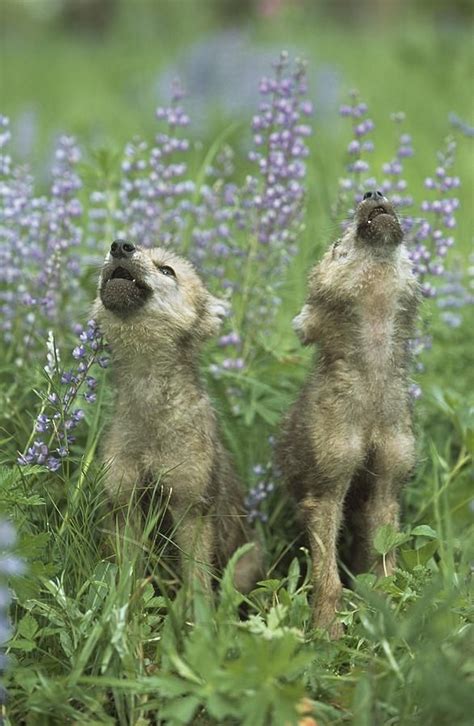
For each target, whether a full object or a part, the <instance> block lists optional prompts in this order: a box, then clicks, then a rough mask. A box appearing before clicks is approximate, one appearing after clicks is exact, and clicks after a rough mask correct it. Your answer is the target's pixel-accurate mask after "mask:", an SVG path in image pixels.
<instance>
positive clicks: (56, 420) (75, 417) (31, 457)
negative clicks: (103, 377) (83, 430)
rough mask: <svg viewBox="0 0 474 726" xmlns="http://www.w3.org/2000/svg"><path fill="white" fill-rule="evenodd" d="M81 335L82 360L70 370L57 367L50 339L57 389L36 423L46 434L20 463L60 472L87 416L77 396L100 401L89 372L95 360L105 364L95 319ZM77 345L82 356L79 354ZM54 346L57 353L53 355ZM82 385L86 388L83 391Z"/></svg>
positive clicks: (75, 355)
mask: <svg viewBox="0 0 474 726" xmlns="http://www.w3.org/2000/svg"><path fill="white" fill-rule="evenodd" d="M78 337H79V339H80V340H81V341H83V342H81V344H80V346H76V347H75V348H74V349H73V351H72V357H73V358H74V359H75V360H77V361H79V363H78V364H77V367H76V368H75V369H74V368H73V369H71V370H69V371H61V370H59V369H58V366H57V362H58V361H59V354H58V352H57V350H56V348H55V344H54V339H53V338H52V336H50V337H49V339H48V353H49V359H48V365H49V361H50V358H52V359H53V360H54V361H55V362H56V363H55V366H54V368H53V370H48V373H49V377H50V381H51V384H56V385H57V386H58V389H57V391H54V392H53V393H48V394H47V395H46V396H45V398H44V403H43V409H42V411H41V413H40V414H38V416H37V418H36V423H35V433H36V434H43V437H42V438H40V437H38V438H36V439H35V441H34V442H33V444H32V445H30V446H28V447H27V450H26V452H25V453H23V454H20V455H19V457H18V460H17V461H18V463H19V464H20V465H21V466H25V465H27V464H40V465H42V466H45V467H46V468H47V469H49V470H50V471H52V472H56V471H58V470H59V469H60V468H61V461H62V460H63V459H65V458H66V457H67V456H68V455H69V447H70V445H71V444H72V443H74V440H75V439H74V436H73V435H72V434H71V431H73V430H74V429H76V428H77V426H78V425H79V424H80V422H81V421H82V420H83V419H84V417H85V412H84V410H83V409H82V408H78V407H77V402H78V396H79V395H82V397H83V398H84V400H85V401H86V403H88V404H92V403H95V401H96V400H97V394H96V392H95V389H96V387H97V380H96V379H95V378H94V377H93V376H91V375H90V370H91V368H92V366H93V365H94V364H95V363H99V364H100V365H101V366H102V367H105V365H106V360H107V359H106V357H105V356H104V355H103V341H102V335H101V333H100V330H99V328H98V327H97V324H96V322H95V321H94V320H89V321H88V323H87V326H86V327H85V328H84V329H82V328H80V329H79V331H78ZM78 348H80V355H79V354H78V353H77V349H78ZM52 349H54V355H51V350H52ZM83 388H86V389H87V390H86V391H84V392H82V391H83ZM46 434H47V435H48V436H47V437H46V436H45V435H46ZM54 447H56V448H55V449H54Z"/></svg>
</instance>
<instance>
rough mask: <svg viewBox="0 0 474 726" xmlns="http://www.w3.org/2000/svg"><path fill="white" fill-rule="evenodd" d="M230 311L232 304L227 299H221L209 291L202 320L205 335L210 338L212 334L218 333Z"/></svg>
mask: <svg viewBox="0 0 474 726" xmlns="http://www.w3.org/2000/svg"><path fill="white" fill-rule="evenodd" d="M229 312H230V304H229V303H228V302H227V300H221V299H220V298H218V297H214V295H211V294H210V293H209V294H208V295H207V298H206V301H205V305H204V310H203V314H202V317H201V321H200V323H201V325H200V327H201V330H202V334H203V337H206V338H208V337H211V336H212V335H217V333H218V332H219V330H220V328H221V325H222V322H223V320H224V319H225V318H226V317H227V316H228V314H229Z"/></svg>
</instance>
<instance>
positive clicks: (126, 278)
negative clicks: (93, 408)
mask: <svg viewBox="0 0 474 726" xmlns="http://www.w3.org/2000/svg"><path fill="white" fill-rule="evenodd" d="M225 313H226V303H224V302H223V301H221V300H218V299H217V298H215V297H213V296H212V295H211V294H210V293H209V292H208V291H207V290H206V289H205V287H204V285H203V284H202V282H201V280H200V279H199V277H198V275H197V274H196V272H195V270H194V269H193V267H192V265H191V264H190V263H189V262H187V261H186V260H184V259H182V258H181V257H178V256H177V255H175V254H173V253H172V252H170V251H168V250H163V249H151V250H150V249H144V248H140V247H135V245H133V244H132V243H131V242H127V241H123V240H116V241H115V242H113V244H112V246H111V248H110V253H109V254H108V255H107V257H106V259H105V262H104V265H103V268H102V272H101V275H100V279H99V286H98V296H97V299H96V301H95V305H94V317H95V319H96V320H97V321H98V323H99V325H100V328H101V330H102V332H103V333H104V334H105V336H106V338H107V340H108V342H109V343H110V346H111V350H112V365H113V369H114V374H115V383H116V401H115V410H114V416H113V420H112V425H111V427H110V430H109V431H108V434H107V436H106V438H105V442H104V460H105V462H106V464H107V469H106V481H105V484H106V488H107V491H108V493H109V495H110V497H111V499H112V502H113V504H114V506H115V508H116V509H117V510H118V516H120V510H121V511H122V517H123V513H124V512H126V509H127V507H129V506H130V503H131V502H133V501H134V500H135V511H136V513H137V516H136V517H135V519H136V520H138V522H139V521H140V514H141V513H140V511H139V510H140V507H139V505H138V504H137V503H136V500H137V499H138V496H136V495H137V494H138V493H139V492H140V489H141V490H142V491H143V488H146V487H149V486H160V487H161V486H163V490H164V492H165V498H168V497H169V509H170V511H171V515H172V518H173V523H174V528H175V534H174V538H175V541H176V544H177V546H178V548H179V549H180V550H181V554H182V561H183V579H184V580H185V581H187V582H188V584H191V583H192V582H193V581H195V578H196V577H198V578H199V581H200V582H201V584H202V586H203V587H204V589H206V590H210V587H211V579H210V570H211V568H213V567H214V566H217V567H219V568H222V567H223V566H224V565H225V564H226V562H227V561H228V559H229V557H230V556H231V555H232V554H233V552H234V551H235V549H236V548H237V547H239V546H241V545H242V544H244V543H246V542H249V541H251V540H252V538H251V533H250V531H249V527H248V524H247V522H246V513H245V508H244V498H243V492H242V489H241V486H240V483H239V481H238V479H237V476H236V474H235V470H234V466H233V464H232V462H231V460H230V457H229V455H228V454H227V452H226V451H225V449H224V447H223V445H222V443H221V441H220V438H219V434H218V428H217V423H216V418H215V415H214V411H213V409H212V406H211V403H210V400H209V397H208V396H207V394H206V392H205V390H204V388H203V386H202V384H201V381H200V377H199V372H198V355H199V350H200V347H201V345H202V343H203V341H204V340H205V339H206V338H208V337H210V336H212V335H214V334H215V333H217V331H218V329H219V327H220V324H221V321H222V318H223V317H224V315H225ZM132 506H133V505H132ZM260 575H261V573H260V552H259V548H258V545H255V546H254V547H253V548H252V549H251V550H250V551H249V552H247V553H246V554H244V556H243V557H242V558H241V559H240V560H239V562H238V565H237V568H236V573H235V585H236V587H237V588H238V589H240V590H241V591H243V592H246V591H248V590H250V589H252V587H253V586H254V584H255V582H256V580H257V579H258V578H259V576H260Z"/></svg>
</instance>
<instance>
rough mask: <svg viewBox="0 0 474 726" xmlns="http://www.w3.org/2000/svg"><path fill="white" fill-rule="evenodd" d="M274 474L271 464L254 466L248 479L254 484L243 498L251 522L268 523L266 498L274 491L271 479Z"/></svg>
mask: <svg viewBox="0 0 474 726" xmlns="http://www.w3.org/2000/svg"><path fill="white" fill-rule="evenodd" d="M274 475H275V472H274V471H273V470H272V464H271V462H267V463H266V464H265V465H264V464H254V466H253V467H252V470H251V474H250V477H251V479H252V481H253V482H254V483H253V485H252V486H251V487H250V489H249V491H248V493H247V496H246V497H245V508H246V510H247V516H248V518H249V520H250V521H251V522H255V521H260V522H263V523H265V522H267V521H268V513H267V512H266V511H265V509H266V506H265V505H266V504H267V500H268V497H269V496H270V494H271V493H272V492H273V491H274V489H275V484H274V482H273V477H274Z"/></svg>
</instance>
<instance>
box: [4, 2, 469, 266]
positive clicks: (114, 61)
mask: <svg viewBox="0 0 474 726" xmlns="http://www.w3.org/2000/svg"><path fill="white" fill-rule="evenodd" d="M0 7H1V23H0V28H1V31H0V32H1V51H2V55H1V88H0V99H1V104H0V106H1V109H2V112H3V113H4V114H6V115H7V116H9V117H10V119H11V122H12V132H13V148H14V151H15V155H16V157H17V159H19V160H25V161H27V162H28V163H29V164H31V165H32V166H33V169H34V171H35V175H36V177H37V178H39V179H41V178H44V177H45V176H46V173H47V172H46V170H47V168H48V167H49V165H50V160H51V156H52V150H53V145H54V141H55V139H56V137H57V136H58V134H59V133H62V132H67V133H71V134H74V135H77V136H78V137H79V140H80V143H81V146H82V148H83V149H85V150H86V152H89V153H92V152H93V151H94V150H96V149H98V148H106V149H108V150H110V151H120V150H121V149H122V148H123V146H124V144H125V143H126V142H127V141H128V140H130V139H131V138H132V137H133V136H134V135H137V134H138V135H140V136H145V137H147V138H151V137H152V135H153V133H155V132H156V120H155V116H154V110H155V108H156V106H157V105H158V104H159V103H160V102H165V101H166V100H167V98H168V95H169V88H170V85H171V81H172V80H173V79H174V78H176V77H180V78H181V79H182V81H183V83H184V86H185V88H186V90H187V93H188V98H187V100H186V105H187V107H188V109H189V111H190V115H191V120H192V124H191V133H194V134H195V139H196V140H199V141H198V143H197V155H198V157H199V158H200V159H202V157H203V154H204V153H205V150H206V148H208V147H209V146H210V144H211V143H212V142H213V140H214V139H215V138H216V134H217V133H219V132H220V131H221V130H222V129H225V128H226V127H228V126H229V125H230V124H232V123H235V122H238V123H237V124H236V125H235V127H234V132H233V134H232V138H231V139H230V140H231V141H232V144H233V145H234V147H235V146H237V147H238V145H239V143H240V144H241V145H242V146H243V151H244V152H245V150H246V148H247V145H248V140H249V136H250V134H249V126H250V124H249V122H250V119H251V117H252V115H253V113H254V112H255V110H256V107H257V103H258V81H259V78H260V77H261V75H263V74H265V73H267V74H269V73H270V72H271V68H270V63H271V61H272V60H273V59H275V58H276V57H277V56H278V54H279V52H280V50H282V49H286V50H288V51H289V52H290V54H291V55H292V56H302V57H304V58H306V59H307V61H308V74H309V79H310V96H311V98H312V99H313V101H314V105H315V111H316V112H315V119H314V126H315V130H316V133H315V134H314V136H313V138H312V141H311V157H310V162H309V203H310V205H311V208H312V210H313V211H314V214H313V215H312V216H311V221H310V224H316V221H315V220H317V224H318V225H320V224H322V225H324V229H323V230H322V233H321V228H320V227H318V233H319V235H318V236H319V237H320V241H322V242H323V243H326V242H327V239H328V237H331V233H332V227H331V226H330V225H329V224H328V221H327V220H328V216H329V208H330V204H331V201H332V200H333V199H334V196H335V194H336V190H337V179H338V176H339V175H340V173H341V171H342V167H343V164H344V161H345V150H346V145H347V141H348V138H347V131H348V129H347V124H345V122H344V120H343V119H340V118H339V117H338V115H337V109H338V107H339V105H340V103H342V102H344V101H345V100H346V96H347V92H348V91H349V90H350V89H352V88H357V89H358V90H359V91H360V94H361V98H362V99H363V100H365V101H366V102H367V103H368V104H369V110H370V115H371V117H372V118H373V119H374V121H375V124H376V131H375V135H374V139H375V141H376V150H375V153H374V154H373V155H372V161H373V168H374V169H377V168H379V167H380V165H381V163H382V162H384V161H387V160H388V159H390V158H391V157H392V156H393V153H394V149H395V143H396V130H395V129H394V127H393V123H392V122H391V121H390V114H391V113H393V112H396V111H404V112H405V113H406V115H407V121H406V127H405V130H406V132H408V133H411V134H412V136H413V140H414V146H415V151H416V159H415V163H410V164H409V165H407V169H406V172H405V175H406V178H407V181H408V183H409V185H410V187H412V188H414V187H418V188H420V187H421V186H422V184H423V179H424V177H425V176H426V175H429V174H431V173H433V171H434V167H435V165H436V156H435V153H436V149H438V148H439V147H440V146H441V144H442V141H443V138H444V137H445V136H446V134H447V133H449V131H450V124H449V115H450V114H451V113H455V114H456V115H457V116H459V117H461V118H462V119H463V120H465V121H467V122H468V123H470V124H472V123H473V120H474V107H473V100H472V99H473V94H472V70H473V67H474V63H473V60H474V43H473V41H472V38H473V36H472V31H473V13H472V7H473V6H472V4H471V2H469V0H455V1H454V2H449V3H447V2H444V0H414V1H413V2H409V1H408V0H358V1H355V0H155V1H153V0H2V2H1V4H0ZM200 144H202V145H203V147H201V148H200V147H199V145H200ZM200 152H201V153H200ZM473 161H474V158H473V156H472V152H471V147H470V146H468V145H466V148H464V147H463V148H461V150H460V153H459V156H458V160H457V163H456V169H455V173H457V174H458V175H459V176H460V177H461V179H462V182H463V186H462V187H461V190H460V193H459V196H460V199H461V203H462V206H463V214H462V218H461V219H460V227H459V237H460V238H461V239H463V240H470V239H471V230H472V227H473V221H474V217H473V211H472V210H473V207H474V205H473V204H472V202H473V198H472V197H473V191H472V190H473V174H472V168H473V166H474V164H473ZM197 163H199V161H198V162H197ZM461 245H462V246H463V247H464V251H465V252H467V250H466V242H465V241H464V242H463V243H461ZM457 249H459V247H457Z"/></svg>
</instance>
